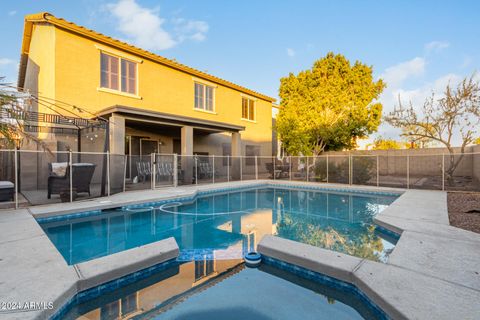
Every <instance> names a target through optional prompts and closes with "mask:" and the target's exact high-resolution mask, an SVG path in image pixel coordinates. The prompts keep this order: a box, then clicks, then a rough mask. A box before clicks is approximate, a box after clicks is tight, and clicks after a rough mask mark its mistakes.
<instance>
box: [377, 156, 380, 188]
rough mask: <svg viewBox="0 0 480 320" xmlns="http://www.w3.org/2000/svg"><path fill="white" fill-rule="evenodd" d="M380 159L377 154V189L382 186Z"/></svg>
mask: <svg viewBox="0 0 480 320" xmlns="http://www.w3.org/2000/svg"><path fill="white" fill-rule="evenodd" d="M378 160H379V157H378V154H377V187H378V186H380V172H379V171H380V169H379V168H380V165H379V162H378Z"/></svg>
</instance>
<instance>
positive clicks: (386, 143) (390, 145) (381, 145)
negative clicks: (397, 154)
mask: <svg viewBox="0 0 480 320" xmlns="http://www.w3.org/2000/svg"><path fill="white" fill-rule="evenodd" d="M402 147H403V145H402V143H400V142H398V141H395V140H393V139H383V138H377V139H375V141H374V142H373V150H391V149H402Z"/></svg>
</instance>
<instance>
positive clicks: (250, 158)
mask: <svg viewBox="0 0 480 320" xmlns="http://www.w3.org/2000/svg"><path fill="white" fill-rule="evenodd" d="M259 155H260V146H252V145H246V146H245V156H246V157H247V158H246V159H245V165H247V166H254V165H255V156H259Z"/></svg>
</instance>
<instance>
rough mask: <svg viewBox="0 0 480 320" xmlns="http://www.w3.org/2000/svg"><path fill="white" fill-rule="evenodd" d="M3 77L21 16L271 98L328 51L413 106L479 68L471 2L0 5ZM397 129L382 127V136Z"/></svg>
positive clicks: (109, 0)
mask: <svg viewBox="0 0 480 320" xmlns="http://www.w3.org/2000/svg"><path fill="white" fill-rule="evenodd" d="M1 2H2V3H1V7H2V10H1V11H0V15H1V16H2V17H1V19H0V28H1V30H2V33H1V35H0V37H1V39H2V45H1V46H0V75H4V76H6V77H7V79H8V80H9V81H15V80H16V73H17V68H18V60H19V52H20V45H21V37H22V32H23V16H24V15H25V14H29V13H35V12H40V11H48V12H50V13H52V14H54V15H56V16H58V17H62V18H65V19H67V20H70V21H72V22H75V23H77V24H80V25H83V26H86V27H88V28H92V29H95V30H97V31H99V32H102V33H104V34H107V35H109V36H113V37H116V38H119V39H122V40H125V41H128V42H130V43H133V44H136V45H139V46H141V47H143V48H145V49H148V50H150V51H154V52H156V53H158V54H160V55H163V56H166V57H168V58H174V59H176V60H177V61H179V62H182V63H184V64H187V65H190V66H192V67H195V68H198V69H200V70H203V71H207V72H209V73H212V74H214V75H216V76H219V77H222V78H224V79H227V80H230V81H233V82H235V83H238V84H241V85H244V86H246V87H248V88H251V89H254V90H257V91H259V92H262V93H265V94H267V95H270V96H273V97H277V92H278V86H279V79H280V78H281V77H282V76H286V75H288V73H289V72H298V71H300V70H303V69H306V68H309V67H310V66H311V65H312V63H313V61H315V60H316V59H318V58H320V57H322V56H324V55H325V54H326V53H327V52H329V51H333V52H335V53H342V54H344V55H345V56H346V57H347V58H348V59H350V60H351V61H355V60H360V61H362V62H364V63H366V64H368V65H372V66H373V67H374V72H375V76H376V77H382V78H383V79H384V80H386V82H387V85H388V88H387V89H386V90H385V92H384V94H383V95H382V97H381V100H382V102H383V103H384V110H385V112H388V111H389V110H392V109H393V105H394V103H395V99H396V98H395V97H396V96H397V95H398V94H399V93H400V94H401V96H402V98H403V99H405V100H412V101H413V102H414V103H415V104H420V102H421V101H423V99H424V97H425V96H426V95H429V94H430V92H431V90H435V91H441V89H442V88H443V87H444V86H445V85H446V84H447V83H448V82H449V81H450V82H455V81H458V79H460V78H462V77H464V76H467V75H470V74H471V73H472V72H473V71H476V70H479V71H480V41H479V39H480V22H479V21H480V20H479V19H478V13H479V12H480V2H478V1H395V2H394V1H353V0H352V1H280V0H277V1H275V0H263V1H251V0H248V1H247V0H243V1H235V2H234V1H214V0H210V1H209V0H205V1H194V0H192V1H182V0H179V1H153V0H105V1H93V0H79V1H51V0H50V1H49V0H43V1H27V0H17V1H5V0H1ZM396 133H397V131H395V130H392V129H391V128H389V127H388V126H385V125H383V126H382V127H381V129H380V131H379V134H381V135H384V136H393V135H395V134H396Z"/></svg>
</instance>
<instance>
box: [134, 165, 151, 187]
mask: <svg viewBox="0 0 480 320" xmlns="http://www.w3.org/2000/svg"><path fill="white" fill-rule="evenodd" d="M137 173H138V176H139V177H140V178H141V179H142V182H145V181H146V180H147V179H148V178H150V177H151V175H152V167H151V165H150V162H147V161H139V162H137Z"/></svg>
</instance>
